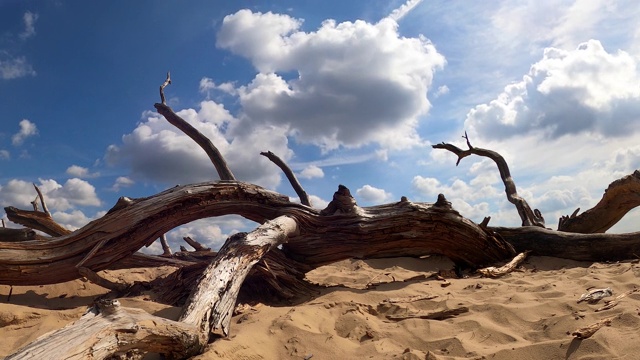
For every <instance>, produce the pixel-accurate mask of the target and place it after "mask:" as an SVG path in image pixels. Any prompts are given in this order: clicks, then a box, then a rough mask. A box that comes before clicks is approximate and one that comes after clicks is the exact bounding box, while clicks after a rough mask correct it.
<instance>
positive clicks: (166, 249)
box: [160, 234, 173, 256]
mask: <svg viewBox="0 0 640 360" xmlns="http://www.w3.org/2000/svg"><path fill="white" fill-rule="evenodd" d="M160 245H161V246H162V256H171V255H172V254H173V252H172V251H171V247H170V246H169V243H168V242H167V234H162V236H160Z"/></svg>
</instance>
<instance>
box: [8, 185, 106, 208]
mask: <svg viewBox="0 0 640 360" xmlns="http://www.w3.org/2000/svg"><path fill="white" fill-rule="evenodd" d="M39 182H40V184H39V185H38V188H39V189H40V191H41V192H42V194H43V195H44V198H45V201H46V203H47V207H48V208H49V210H50V211H52V212H53V211H55V210H60V211H66V210H69V209H73V208H75V207H76V206H100V205H101V202H100V199H98V196H97V194H96V191H95V188H94V187H93V185H91V184H89V183H88V182H86V181H84V180H81V179H77V178H73V179H69V180H67V181H66V182H65V183H64V184H63V185H61V184H59V183H58V182H56V181H55V180H52V179H48V180H44V179H40V180H39ZM36 195H37V194H36V191H35V189H34V188H33V184H32V183H30V182H27V181H23V180H18V179H12V180H9V181H8V182H7V184H6V185H4V186H2V187H0V204H1V205H2V206H15V207H18V208H22V209H29V208H31V201H33V200H34V199H35V198H36Z"/></svg>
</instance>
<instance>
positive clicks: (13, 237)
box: [0, 227, 41, 242]
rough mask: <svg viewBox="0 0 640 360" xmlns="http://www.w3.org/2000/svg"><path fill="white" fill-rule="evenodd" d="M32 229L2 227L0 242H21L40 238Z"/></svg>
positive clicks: (0, 229)
mask: <svg viewBox="0 0 640 360" xmlns="http://www.w3.org/2000/svg"><path fill="white" fill-rule="evenodd" d="M40 238H41V237H39V236H38V235H36V232H35V231H33V230H31V229H12V228H6V227H2V228H0V242H19V241H27V240H36V239H40Z"/></svg>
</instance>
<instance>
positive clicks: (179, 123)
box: [154, 74, 236, 181]
mask: <svg viewBox="0 0 640 360" xmlns="http://www.w3.org/2000/svg"><path fill="white" fill-rule="evenodd" d="M168 84H171V79H170V78H169V74H167V80H165V82H164V84H162V86H160V98H161V100H162V103H156V104H155V105H154V106H155V108H156V110H158V113H160V115H162V116H164V118H165V119H167V121H168V122H169V123H170V124H171V125H173V126H175V127H177V128H178V129H180V131H182V132H183V133H185V134H186V135H187V136H189V137H190V138H191V139H193V141H195V142H196V143H197V144H198V145H200V147H201V148H202V149H203V150H204V151H205V152H206V153H207V156H209V159H210V160H211V162H212V163H213V166H215V167H216V171H217V172H218V176H220V180H229V181H235V180H236V178H235V176H233V173H232V172H231V170H230V169H229V167H228V166H227V162H226V161H225V160H224V158H223V157H222V154H221V153H220V151H218V148H216V147H215V146H214V145H213V143H212V142H211V140H209V138H207V137H206V136H204V135H203V134H202V133H201V132H200V131H198V130H197V129H196V128H194V127H193V126H191V124H189V123H188V122H186V121H185V120H184V119H183V118H181V117H180V116H178V115H177V114H176V113H175V112H173V110H172V109H171V108H170V107H169V106H167V104H166V103H165V99H164V91H163V90H164V87H166V86H167V85H168Z"/></svg>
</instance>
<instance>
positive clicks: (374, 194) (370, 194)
mask: <svg viewBox="0 0 640 360" xmlns="http://www.w3.org/2000/svg"><path fill="white" fill-rule="evenodd" d="M356 195H357V196H358V198H360V199H362V201H364V202H367V203H374V204H381V203H385V202H388V201H389V200H391V198H392V197H393V195H392V194H391V193H389V192H386V191H385V190H384V189H378V188H376V187H373V186H371V185H364V186H363V187H361V188H359V189H358V190H356Z"/></svg>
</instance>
